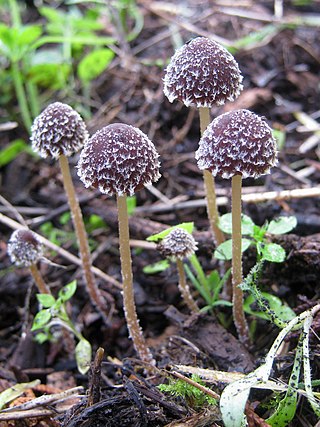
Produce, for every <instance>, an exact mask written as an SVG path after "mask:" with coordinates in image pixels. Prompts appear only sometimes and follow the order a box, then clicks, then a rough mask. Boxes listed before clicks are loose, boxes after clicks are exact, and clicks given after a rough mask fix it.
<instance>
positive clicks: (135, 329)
mask: <svg viewBox="0 0 320 427" xmlns="http://www.w3.org/2000/svg"><path fill="white" fill-rule="evenodd" d="M117 205H118V223H119V250H120V260H121V273H122V282H123V306H124V314H125V317H126V321H127V326H128V330H129V336H130V337H131V338H132V341H133V345H134V348H135V349H136V351H137V353H138V354H139V356H140V358H141V360H142V361H143V362H146V363H150V364H152V365H155V360H154V359H153V357H152V354H151V352H150V350H149V348H148V346H147V344H146V341H145V339H144V336H143V335H142V330H141V327H140V325H139V320H138V316H137V312H136V305H135V302H134V294H133V275H132V268H131V252H130V240H129V239H130V237H129V218H128V209H127V196H126V195H123V196H120V195H117Z"/></svg>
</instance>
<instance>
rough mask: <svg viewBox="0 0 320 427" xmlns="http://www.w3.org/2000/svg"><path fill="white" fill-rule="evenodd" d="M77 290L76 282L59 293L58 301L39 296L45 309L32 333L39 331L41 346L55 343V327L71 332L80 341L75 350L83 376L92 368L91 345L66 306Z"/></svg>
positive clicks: (39, 313)
mask: <svg viewBox="0 0 320 427" xmlns="http://www.w3.org/2000/svg"><path fill="white" fill-rule="evenodd" d="M76 288H77V282H76V281H75V280H74V281H73V282H71V283H69V284H68V285H66V286H64V287H63V288H62V289H61V290H60V291H59V294H58V298H57V299H56V298H54V296H52V295H49V294H37V299H38V301H39V303H40V304H41V306H42V307H43V308H42V310H40V311H39V312H38V313H37V315H36V316H35V318H34V321H33V325H32V329H31V331H37V334H36V340H37V341H38V342H39V343H41V344H42V343H44V342H45V341H53V335H52V333H51V328H52V327H53V326H62V327H64V328H66V329H67V330H69V331H71V332H72V333H73V334H74V335H75V337H76V338H77V340H78V341H79V342H78V344H77V345H76V349H75V358H76V362H77V366H78V370H79V372H80V373H81V374H85V373H86V372H87V371H88V370H89V367H90V362H91V354H92V350H91V345H90V343H89V341H87V340H86V339H85V338H84V337H83V335H82V334H81V333H80V332H79V331H78V330H77V329H76V327H75V326H74V325H73V323H72V321H71V320H70V318H69V316H68V313H67V310H66V306H65V304H66V302H67V301H69V300H70V299H71V298H72V296H73V295H74V293H75V291H76ZM40 330H41V332H40Z"/></svg>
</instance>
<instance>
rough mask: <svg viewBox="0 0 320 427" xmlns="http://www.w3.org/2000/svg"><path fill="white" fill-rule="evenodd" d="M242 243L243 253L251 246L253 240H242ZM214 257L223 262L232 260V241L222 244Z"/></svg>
mask: <svg viewBox="0 0 320 427" xmlns="http://www.w3.org/2000/svg"><path fill="white" fill-rule="evenodd" d="M241 242H242V248H241V249H242V252H244V251H246V250H247V249H248V248H249V246H250V245H251V240H249V239H241ZM213 256H214V257H215V258H217V259H220V260H222V261H228V260H230V259H232V239H229V240H226V241H225V242H223V243H221V245H219V246H218V247H217V249H216V250H215V251H214V253H213Z"/></svg>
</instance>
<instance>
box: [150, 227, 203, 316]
mask: <svg viewBox="0 0 320 427" xmlns="http://www.w3.org/2000/svg"><path fill="white" fill-rule="evenodd" d="M157 248H158V250H159V252H160V253H161V254H162V255H163V256H165V257H167V258H169V259H171V260H172V261H174V262H176V264H177V269H178V275H179V285H178V286H179V291H180V293H181V295H182V298H183V300H184V302H185V304H186V305H187V307H188V308H189V309H190V310H191V311H192V312H198V311H199V307H198V305H197V303H196V302H195V300H194V299H193V297H192V295H191V292H190V288H189V285H188V284H187V281H186V275H185V272H184V267H183V259H184V258H189V257H190V256H192V255H193V254H194V253H195V251H196V250H197V242H196V241H195V240H194V238H193V236H192V235H191V234H190V233H188V232H187V231H186V230H184V229H183V228H179V227H177V228H174V229H173V230H172V231H170V233H169V234H168V235H167V236H165V237H164V238H163V239H162V240H161V242H160V243H158V245H157Z"/></svg>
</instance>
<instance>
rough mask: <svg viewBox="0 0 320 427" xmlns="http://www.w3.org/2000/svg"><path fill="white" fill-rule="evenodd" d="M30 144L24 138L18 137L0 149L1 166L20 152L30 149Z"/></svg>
mask: <svg viewBox="0 0 320 427" xmlns="http://www.w3.org/2000/svg"><path fill="white" fill-rule="evenodd" d="M29 148H30V147H29V146H28V144H26V143H25V142H24V141H23V140H22V139H16V140H14V141H12V142H11V143H10V144H8V145H7V146H6V147H5V148H3V149H2V150H1V151H0V167H3V166H5V165H7V164H8V163H10V162H12V160H14V159H15V158H16V157H17V156H18V154H20V153H22V152H24V151H29Z"/></svg>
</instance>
